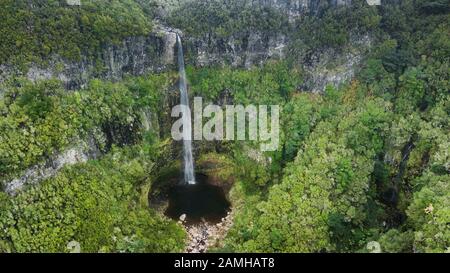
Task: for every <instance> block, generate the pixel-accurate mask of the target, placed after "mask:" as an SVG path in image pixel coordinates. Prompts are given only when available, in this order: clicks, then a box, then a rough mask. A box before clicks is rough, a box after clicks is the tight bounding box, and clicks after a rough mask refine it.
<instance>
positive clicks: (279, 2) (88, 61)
mask: <svg viewBox="0 0 450 273" xmlns="http://www.w3.org/2000/svg"><path fill="white" fill-rule="evenodd" d="M137 2H151V3H152V4H151V5H150V6H151V9H152V12H153V13H154V21H155V26H154V28H153V30H152V31H151V32H150V33H149V34H148V35H140V36H131V37H128V38H125V39H123V40H122V41H121V42H118V43H117V42H115V43H102V44H101V47H100V48H99V50H98V51H97V52H96V53H95V54H94V56H95V57H94V58H93V57H92V56H90V55H87V54H84V53H83V52H82V54H81V58H80V59H79V60H77V61H73V60H67V59H66V58H63V57H61V56H60V55H58V54H51V55H49V56H48V57H47V59H46V62H45V64H39V63H36V62H32V63H31V64H28V65H27V67H26V68H25V69H23V67H22V68H21V69H18V67H16V66H14V65H11V64H9V63H3V64H0V83H1V82H3V81H5V80H6V79H7V78H9V77H10V76H11V75H16V76H25V77H27V78H29V79H31V80H39V79H49V78H57V79H59V80H61V81H62V82H63V83H64V84H65V86H66V88H67V89H78V88H83V87H85V86H86V84H87V83H88V81H89V80H90V79H92V78H102V79H108V80H113V81H116V80H120V79H121V78H122V77H123V76H124V75H126V74H130V75H142V74H145V73H148V72H157V71H161V70H165V69H168V68H170V67H171V66H172V65H173V64H174V50H175V48H174V45H175V33H174V31H175V32H178V33H181V34H182V36H183V39H184V43H185V45H184V46H185V47H186V54H187V58H188V64H193V65H196V66H208V65H225V64H227V65H232V66H236V67H246V68H250V67H251V66H253V65H260V64H262V63H264V62H266V61H268V60H270V59H284V58H286V56H288V57H292V56H291V55H292V54H291V48H292V46H293V44H294V42H295V40H298V37H295V35H294V34H295V32H296V29H299V28H302V26H301V25H299V23H298V21H299V20H300V19H302V18H303V17H305V16H310V17H314V16H321V12H323V11H326V10H328V9H334V8H339V7H342V6H350V5H351V1H350V0H252V1H250V0H237V1H221V0H220V1H218V0H213V1H192V0H173V1H160V0H156V1H137ZM142 5H143V4H142ZM199 26H200V27H201V29H200V27H199ZM300 39H302V38H300ZM364 41H366V42H367V36H354V37H353V38H352V40H351V43H350V44H353V46H352V48H354V46H359V47H360V46H361V45H367V43H364ZM351 51H353V52H351ZM363 51H364V50H363ZM360 54H363V53H362V52H354V50H351V49H350V48H346V49H345V50H343V51H340V52H339V51H337V50H333V49H326V48H321V49H317V50H316V51H314V52H312V53H310V54H309V55H308V56H307V57H308V58H301V59H299V60H297V62H298V63H299V64H300V66H303V67H304V68H305V77H306V81H305V85H304V86H303V87H302V88H303V89H306V90H311V91H321V90H323V88H324V86H325V85H326V84H328V83H333V84H338V83H340V82H342V81H345V80H348V79H349V78H350V77H351V76H352V75H353V68H354V66H355V65H356V64H357V63H358V60H359V59H360V56H359V55H360ZM330 61H333V63H334V64H333V66H334V68H335V69H334V68H333V70H334V71H333V72H332V73H331V74H333V75H331V76H330V69H328V70H327V71H321V68H323V67H327V66H328V65H327V64H328V62H330ZM322 72H323V73H322ZM334 74H336V75H334ZM1 93H2V92H1V89H0V94H1Z"/></svg>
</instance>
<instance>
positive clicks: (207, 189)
mask: <svg viewBox="0 0 450 273" xmlns="http://www.w3.org/2000/svg"><path fill="white" fill-rule="evenodd" d="M196 178H197V184H195V185H183V184H180V185H176V186H173V187H172V188H171V189H169V193H168V197H169V206H168V208H167V210H166V212H165V214H166V215H167V216H169V217H170V218H172V219H175V220H178V219H179V218H180V216H181V215H182V214H186V223H187V224H195V223H198V222H201V221H202V219H204V220H205V221H208V222H212V223H218V222H220V220H221V219H222V218H223V217H225V216H226V215H227V212H228V210H229V209H230V203H229V202H228V200H227V199H226V196H225V193H224V191H223V189H222V188H220V187H218V186H214V185H211V184H209V183H208V178H207V177H206V176H204V175H199V174H197V177H196Z"/></svg>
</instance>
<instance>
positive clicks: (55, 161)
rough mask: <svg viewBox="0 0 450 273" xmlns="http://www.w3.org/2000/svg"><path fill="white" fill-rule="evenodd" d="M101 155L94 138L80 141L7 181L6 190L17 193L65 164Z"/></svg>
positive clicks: (9, 192) (53, 173) (52, 173)
mask: <svg viewBox="0 0 450 273" xmlns="http://www.w3.org/2000/svg"><path fill="white" fill-rule="evenodd" d="M99 155H100V152H99V150H98V149H97V147H96V146H95V144H94V143H93V141H92V140H90V141H88V142H80V143H79V144H77V145H75V146H73V147H72V148H69V149H67V150H66V151H64V152H62V153H60V154H57V155H55V156H53V158H50V159H49V160H47V162H45V163H42V164H39V165H35V166H32V167H31V168H29V169H27V170H26V171H25V172H24V174H23V175H22V176H21V177H19V178H16V179H14V180H12V181H9V182H7V183H5V192H6V193H8V194H10V195H16V194H17V193H18V192H19V191H20V190H22V189H23V188H24V187H25V186H27V185H32V184H36V183H38V182H40V181H42V180H44V179H47V178H50V177H52V176H54V175H55V174H56V173H57V172H58V171H59V170H60V169H61V168H62V167H64V166H65V165H73V164H76V163H82V162H86V161H88V160H89V159H91V158H96V157H97V156H99Z"/></svg>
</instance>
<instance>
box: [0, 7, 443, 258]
mask: <svg viewBox="0 0 450 273" xmlns="http://www.w3.org/2000/svg"><path fill="white" fill-rule="evenodd" d="M3 2H4V3H3ZM3 2H2V6H5V7H6V8H5V9H2V10H1V11H0V13H1V15H2V18H6V19H5V20H2V21H0V38H1V41H2V42H1V43H0V54H2V55H0V63H3V62H6V61H8V62H9V61H12V62H18V63H22V62H23V61H25V62H27V61H30V60H35V59H36V58H39V59H45V58H47V57H48V56H49V55H50V54H53V53H55V54H59V55H61V56H64V57H66V58H75V59H76V58H78V57H79V56H80V54H81V52H83V53H84V52H89V54H92V55H95V53H96V51H97V50H98V48H99V46H101V44H102V43H105V42H117V41H120V39H121V38H123V37H126V36H130V35H140V34H144V33H147V32H148V31H149V30H150V28H151V18H152V17H153V16H154V13H153V10H152V9H153V6H152V4H150V3H146V2H145V1H108V3H106V2H105V1H85V3H86V5H83V6H82V7H70V8H67V7H65V6H64V5H63V4H62V3H63V2H65V1H34V5H35V7H36V8H35V9H33V11H32V12H31V11H29V10H28V9H27V7H28V5H29V3H30V1H7V0H5V1H3ZM321 2H322V1H321ZM355 2H356V3H355V4H354V5H352V6H351V8H338V9H323V10H321V11H320V12H319V13H317V14H308V15H306V16H303V17H301V18H300V19H298V20H297V21H295V22H287V18H286V16H283V14H282V13H280V10H277V9H273V8H270V7H261V8H259V9H254V8H252V6H251V5H249V4H248V3H247V2H245V3H244V2H239V3H238V4H236V3H234V4H233V3H231V2H229V1H218V0H217V1H216V0H214V1H197V2H196V3H194V4H193V3H190V5H181V6H180V7H179V8H177V9H175V11H174V12H173V13H171V14H170V16H169V17H168V18H167V22H168V23H170V24H173V25H174V26H176V27H180V28H182V29H183V31H185V34H186V35H191V36H198V37H202V36H204V35H207V34H212V35H214V36H216V37H228V36H230V35H243V36H245V33H246V32H248V31H255V30H256V31H266V32H277V31H278V32H283V33H286V34H288V35H290V38H291V43H290V45H289V53H290V54H288V58H287V59H286V60H284V61H278V62H268V63H266V64H265V65H263V66H261V67H254V68H252V69H250V70H244V69H237V68H231V67H227V66H225V67H203V68H198V67H188V68H187V74H188V78H189V81H190V91H191V93H192V94H193V95H199V96H202V97H203V98H204V100H205V101H206V102H217V103H220V102H222V103H223V102H224V100H226V102H227V103H230V102H233V103H236V104H250V103H252V104H278V105H280V106H281V109H282V113H281V115H280V117H281V120H280V121H281V135H280V138H281V141H280V142H281V143H280V149H279V150H278V151H275V152H266V153H259V151H258V150H257V148H258V143H256V142H250V141H249V142H224V143H221V144H220V147H219V148H218V147H217V146H216V143H214V145H215V146H214V147H213V148H211V147H208V148H209V150H214V151H215V152H220V153H222V154H221V155H220V156H217V157H216V159H217V160H223V161H224V162H226V163H227V164H226V165H227V166H230V165H232V166H231V167H229V168H232V170H225V171H224V173H226V174H227V175H229V174H230V173H232V174H234V175H235V184H234V186H233V189H232V193H231V197H232V199H233V200H232V201H233V205H234V210H235V216H234V224H233V227H232V228H231V230H230V231H229V232H228V235H227V237H226V238H225V241H224V242H223V246H221V247H219V248H218V249H215V251H235V252H322V251H325V252H374V251H382V252H448V251H449V250H450V228H449V223H450V165H449V162H450V158H449V150H450V134H449V132H450V118H449V117H450V96H449V90H450V84H449V81H448V79H449V76H450V75H449V62H450V38H449V25H450V22H449V19H450V18H449V14H448V12H449V3H448V1H445V0H436V1H426V0H418V1H412V0H405V1H400V3H392V4H391V3H384V4H383V6H381V7H369V6H367V5H365V3H364V1H355ZM246 3H247V4H246ZM106 5H107V7H108V8H105V7H106ZM228 7H229V8H228ZM130 11H132V12H130ZM20 16H22V17H20ZM44 18H45V19H44ZM26 20H28V21H26ZM24 22H28V23H24ZM29 22H33V24H30V23H29ZM112 22H114V24H113V23H112ZM30 26H32V29H29V28H30ZM16 28H17V29H18V30H19V31H15V29H16ZM111 28H114V29H111ZM56 30H58V32H55V31H56ZM243 33H244V34H243ZM30 35H32V36H30ZM365 35H368V36H370V39H371V51H370V53H369V54H368V55H367V56H364V60H363V62H362V65H361V66H360V67H359V68H358V71H357V75H356V77H355V78H354V79H353V80H352V81H350V82H348V83H346V84H343V85H342V86H339V87H333V86H328V87H327V88H326V90H325V91H324V92H323V93H321V94H313V93H309V92H307V91H308V90H299V88H298V87H299V86H301V85H302V81H303V74H302V63H299V60H300V61H302V60H304V59H305V57H306V58H307V57H308V56H309V54H311V53H312V52H313V51H314V50H317V49H322V48H327V47H333V48H335V49H339V48H341V49H342V48H344V47H345V45H347V44H348V43H350V42H351V40H352V39H353V38H354V37H359V36H365ZM24 39H25V40H26V39H29V41H32V42H23V41H24ZM61 39H64V40H65V41H67V43H59V42H58V41H59V40H61ZM46 46H48V49H47V47H46ZM15 52H21V53H20V55H18V54H14V53H15ZM174 83H175V79H174V76H173V73H171V72H166V73H161V74H152V75H148V76H145V77H140V78H130V79H125V80H124V81H123V82H119V83H110V82H105V81H100V80H93V81H91V83H90V84H89V87H88V88H87V89H85V90H79V91H74V92H66V91H65V90H64V89H63V87H62V85H61V83H60V82H58V81H56V80H49V81H40V82H35V83H32V82H29V81H27V80H25V79H21V78H15V79H10V80H9V81H8V82H6V83H4V84H3V86H2V89H5V90H6V93H5V94H4V95H3V97H2V98H1V99H0V180H5V181H7V180H8V179H11V178H13V177H17V176H20V175H21V174H22V172H23V171H24V170H25V169H27V168H29V167H30V166H33V165H35V164H38V163H41V162H44V161H45V160H48V159H49V158H50V157H51V156H52V155H54V154H57V153H58V152H61V151H63V150H64V149H66V148H67V147H70V146H71V145H72V144H73V143H75V142H76V140H78V139H85V138H87V137H88V136H93V138H94V139H95V141H96V144H97V145H98V146H99V147H100V148H101V150H102V154H103V156H102V157H100V158H98V159H95V160H90V161H88V162H86V163H80V164H77V165H74V166H66V167H65V168H63V169H62V170H61V171H60V172H59V173H58V174H57V175H56V176H54V177H51V178H48V179H46V180H45V181H42V182H41V183H39V184H37V185H32V186H29V187H28V188H26V189H24V190H23V191H21V192H20V193H18V195H16V196H9V195H7V194H6V193H0V251H17V252H25V251H36V252H61V251H62V252H64V251H77V250H78V249H77V248H78V246H79V247H80V250H81V251H83V252H99V251H100V252H172V251H182V250H183V248H184V238H185V234H184V231H183V230H182V228H181V226H179V225H178V224H176V223H174V222H173V221H169V220H167V219H165V218H164V217H162V216H161V215H160V214H158V213H156V212H154V211H153V210H151V209H149V208H148V205H147V201H146V199H147V198H146V194H147V192H148V190H149V188H151V187H152V182H153V178H154V176H155V175H157V174H158V172H159V171H160V169H161V168H162V167H164V166H166V165H170V164H169V163H168V162H167V160H169V159H170V158H171V156H170V155H169V154H170V153H171V151H170V150H171V147H169V146H170V145H169V143H168V142H166V140H165V138H166V137H169V135H164V133H165V132H163V130H161V131H159V132H154V131H151V130H150V131H149V132H146V131H145V130H143V120H142V113H143V112H145V111H151V112H153V113H156V114H157V115H158V116H159V118H160V119H161V115H163V114H164V113H162V111H163V110H165V109H163V107H162V106H163V105H164V104H165V103H167V101H165V100H164V95H163V94H165V92H166V91H167V90H168V89H169V87H170V86H171V85H173V84H174ZM166 114H167V113H166ZM167 115H168V114H167ZM206 146H207V144H206Z"/></svg>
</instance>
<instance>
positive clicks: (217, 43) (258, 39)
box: [185, 32, 288, 68]
mask: <svg viewBox="0 0 450 273" xmlns="http://www.w3.org/2000/svg"><path fill="white" fill-rule="evenodd" d="M185 41H186V47H187V54H188V57H189V59H190V61H191V62H192V63H194V64H195V65H196V66H208V65H217V64H219V65H225V64H227V65H232V66H235V67H245V68H250V67H251V66H252V65H261V64H263V63H264V62H266V61H267V60H269V59H282V58H283V57H284V53H285V50H284V49H285V48H286V45H287V42H288V41H287V37H286V36H285V35H284V34H282V33H271V34H269V33H262V32H251V33H237V34H234V35H232V36H229V37H225V38H224V37H215V36H213V35H211V34H206V35H204V36H202V37H200V38H189V37H188V38H187V39H185Z"/></svg>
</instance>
